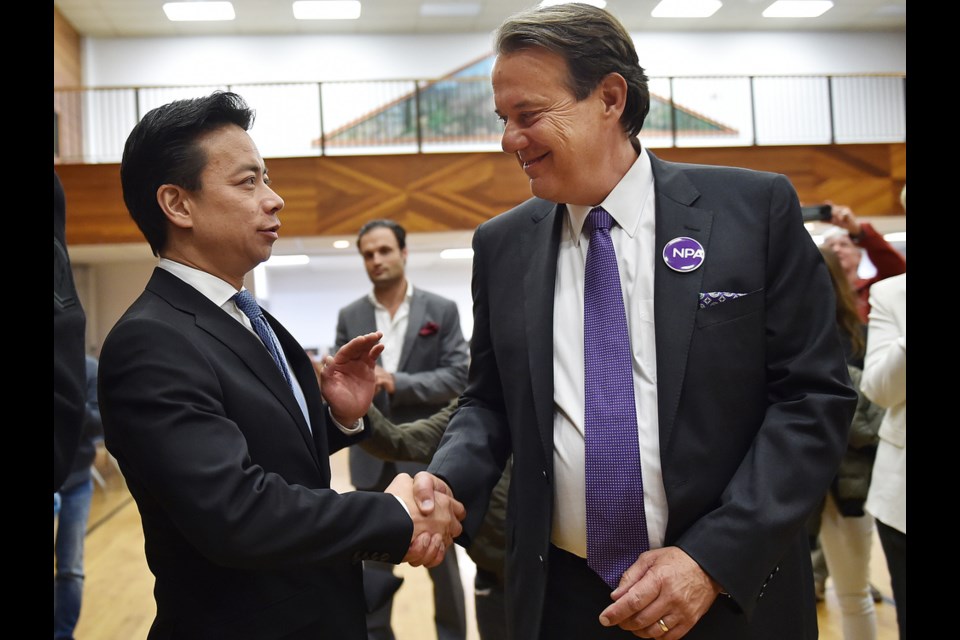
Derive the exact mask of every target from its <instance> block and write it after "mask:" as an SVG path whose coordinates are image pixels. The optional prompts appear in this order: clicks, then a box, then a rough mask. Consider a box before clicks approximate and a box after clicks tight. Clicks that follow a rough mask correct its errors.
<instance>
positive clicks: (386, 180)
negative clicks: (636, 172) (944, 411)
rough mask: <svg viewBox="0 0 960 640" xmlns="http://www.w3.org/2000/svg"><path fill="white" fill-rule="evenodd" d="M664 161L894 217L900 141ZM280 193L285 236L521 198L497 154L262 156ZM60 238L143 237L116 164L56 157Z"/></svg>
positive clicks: (434, 227)
mask: <svg viewBox="0 0 960 640" xmlns="http://www.w3.org/2000/svg"><path fill="white" fill-rule="evenodd" d="M652 151H653V153H654V154H656V155H657V156H658V157H659V158H661V159H663V160H671V161H676V162H691V163H698V164H713V165H727V166H736V167H746V168H750V169H757V170H762V171H773V172H776V173H782V174H784V175H786V176H788V177H789V178H790V180H791V182H793V184H794V186H795V187H796V189H797V193H798V194H799V196H800V200H801V202H803V203H804V204H816V203H820V202H824V201H826V200H831V201H833V202H836V203H843V204H847V205H849V206H850V207H852V208H853V210H854V211H855V212H856V213H857V214H858V215H862V216H883V215H902V214H903V213H904V212H903V209H902V207H901V206H900V199H899V196H900V190H901V189H902V188H903V185H904V184H905V183H906V144H904V143H896V144H869V145H817V146H780V147H729V148H664V149H653V150H652ZM267 164H268V166H269V167H270V177H271V178H272V179H273V186H274V187H275V188H276V190H277V192H278V193H279V194H280V195H281V196H282V197H283V198H284V201H285V202H286V206H285V207H284V210H283V213H281V220H282V222H283V233H284V237H286V238H291V237H297V236H322V235H340V234H347V235H351V234H354V233H356V231H357V229H359V228H360V227H361V226H362V225H363V223H364V222H366V221H368V220H371V219H373V218H392V219H395V220H397V221H398V222H401V223H402V224H403V225H404V226H405V227H406V229H407V231H408V232H430V231H454V230H471V229H474V228H476V226H477V225H478V224H480V223H481V222H483V221H484V220H488V219H489V218H492V217H493V216H495V215H497V214H499V213H501V212H503V211H506V210H507V209H509V208H511V207H513V206H515V205H517V204H519V203H520V202H523V201H524V200H526V199H527V198H529V197H530V191H529V186H528V183H527V178H526V176H525V175H524V174H523V172H522V171H521V170H520V168H519V167H518V166H517V163H516V160H515V159H514V158H513V157H511V156H508V155H506V154H503V153H449V154H432V153H431V154H413V155H384V156H336V157H332V156H324V157H313V158H275V159H268V160H267ZM57 172H58V174H59V175H60V178H61V181H62V182H63V187H64V192H65V194H66V198H67V242H68V243H69V244H110V243H126V242H142V241H143V236H142V235H141V234H140V231H139V229H137V227H136V225H135V224H134V223H133V221H132V220H131V219H130V216H129V214H128V213H127V211H126V207H125V206H124V204H123V197H122V193H121V189H120V171H119V165H117V164H92V165H59V166H58V167H57Z"/></svg>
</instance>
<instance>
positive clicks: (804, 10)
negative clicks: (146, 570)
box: [763, 0, 833, 18]
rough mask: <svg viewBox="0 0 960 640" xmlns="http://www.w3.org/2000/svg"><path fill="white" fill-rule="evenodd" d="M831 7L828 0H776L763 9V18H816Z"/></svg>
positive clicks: (831, 4)
mask: <svg viewBox="0 0 960 640" xmlns="http://www.w3.org/2000/svg"><path fill="white" fill-rule="evenodd" d="M831 8H833V3H832V2H830V0H777V1H776V2H774V3H773V4H772V5H770V6H769V7H767V8H766V9H764V10H763V17H764V18H816V17H817V16H822V15H823V14H824V13H826V12H827V11H829V10H830V9H831Z"/></svg>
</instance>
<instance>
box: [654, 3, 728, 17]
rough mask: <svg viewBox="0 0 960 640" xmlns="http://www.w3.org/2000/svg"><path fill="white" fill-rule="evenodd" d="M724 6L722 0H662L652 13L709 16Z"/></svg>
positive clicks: (662, 15) (657, 14)
mask: <svg viewBox="0 0 960 640" xmlns="http://www.w3.org/2000/svg"><path fill="white" fill-rule="evenodd" d="M722 6H723V3H722V2H720V0H660V4H658V5H657V6H655V7H654V8H653V11H651V12H650V15H651V16H652V17H654V18H709V17H710V16H712V15H713V14H715V13H716V12H717V9H719V8H720V7H722Z"/></svg>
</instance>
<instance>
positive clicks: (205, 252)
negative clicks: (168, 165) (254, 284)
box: [161, 125, 283, 289]
mask: <svg viewBox="0 0 960 640" xmlns="http://www.w3.org/2000/svg"><path fill="white" fill-rule="evenodd" d="M197 144H198V145H199V146H200V147H201V148H202V149H203V151H204V153H205V155H206V160H207V164H206V166H205V167H204V169H203V172H202V173H201V174H200V185H201V186H200V189H199V190H197V191H184V192H183V202H182V207H183V211H184V213H185V214H186V215H185V216H184V218H183V219H182V220H175V221H174V224H175V225H176V226H177V227H181V228H184V229H189V234H187V235H186V236H185V237H182V238H181V239H180V240H178V241H176V242H175V243H174V244H173V246H172V247H171V249H172V250H173V251H174V252H176V253H181V254H183V256H182V257H183V258H186V260H185V261H186V262H187V263H188V264H192V265H193V266H195V267H197V268H199V269H202V270H203V271H206V272H208V273H211V274H213V275H215V276H217V277H219V278H221V279H223V280H225V281H227V282H230V283H231V284H234V285H235V286H237V288H238V289H239V288H240V285H242V283H243V277H244V275H246V274H247V272H249V271H250V270H251V269H253V268H254V267H255V266H257V265H258V264H260V263H261V262H264V261H265V260H267V259H268V258H269V257H270V253H271V251H272V250H273V243H274V242H276V241H277V238H278V237H279V235H278V231H279V229H280V219H279V217H278V214H279V212H280V210H281V209H282V208H283V199H282V198H280V196H278V195H277V194H276V192H274V190H273V189H271V188H270V180H269V178H268V177H267V168H266V166H265V165H264V162H263V158H261V157H260V152H259V151H258V150H257V146H256V145H255V144H254V143H253V140H252V139H251V138H250V135H249V134H248V133H247V132H246V131H244V130H243V129H242V128H240V127H238V126H236V125H226V126H224V127H221V128H219V129H216V130H214V131H211V132H209V133H207V134H204V136H203V137H201V138H200V139H199V140H198V142H197ZM161 189H163V187H161ZM181 235H182V234H177V236H175V237H179V236H181Z"/></svg>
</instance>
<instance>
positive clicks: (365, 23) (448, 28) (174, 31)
mask: <svg viewBox="0 0 960 640" xmlns="http://www.w3.org/2000/svg"><path fill="white" fill-rule="evenodd" d="M164 1H165V0H54V3H53V4H54V6H55V7H57V8H58V9H59V10H60V13H61V14H62V15H63V16H64V17H65V18H66V19H67V20H68V21H69V22H70V24H72V25H73V27H74V28H75V29H76V30H77V31H78V32H79V34H80V35H81V36H90V37H97V38H119V37H141V38H142V37H154V36H167V37H170V36H200V35H267V34H271V35H280V34H316V33H338V34H344V33H370V34H384V33H400V34H409V33H470V32H489V31H492V30H493V29H495V28H496V27H497V26H498V25H499V24H500V23H501V22H502V21H503V20H504V19H505V18H506V17H508V16H509V15H511V14H513V13H515V12H516V11H518V10H520V9H523V8H525V7H528V6H532V4H534V3H535V1H534V0H427V2H428V3H431V4H437V3H443V4H451V5H477V6H479V12H478V13H477V14H476V15H474V16H468V17H423V16H421V15H420V6H421V4H423V3H424V2H423V1H422V0H362V2H363V5H362V7H363V8H362V12H361V16H360V18H359V19H358V20H326V21H324V20H295V19H294V17H293V11H292V9H291V5H292V0H232V1H233V6H234V9H235V11H236V16H237V17H236V19H235V20H232V21H228V22H193V23H188V22H170V21H169V20H167V18H166V16H165V15H164V13H163V9H162V7H163V4H164ZM657 2H658V0H608V2H607V9H608V10H609V11H610V12H611V13H613V14H614V15H616V16H617V17H618V18H619V19H620V20H621V21H622V22H623V24H624V26H625V27H626V28H627V29H628V30H629V31H631V32H641V31H695V30H708V31H744V30H758V31H769V30H780V29H782V30H797V31H809V30H815V31H830V30H843V31H898V30H900V31H902V30H905V29H906V24H907V3H906V0H834V7H833V8H832V9H830V10H829V11H827V12H826V13H825V14H823V15H822V16H820V17H819V18H807V19H795V20H788V19H783V18H776V19H774V18H764V17H762V16H761V13H762V11H763V10H764V9H765V8H766V7H767V6H769V5H770V4H772V2H773V0H723V6H722V7H721V8H720V10H719V11H717V12H716V13H715V14H714V15H713V16H712V17H710V18H706V19H697V20H690V19H686V20H685V19H675V18H674V19H664V18H651V17H650V11H651V10H652V9H653V7H654V6H656V4H657Z"/></svg>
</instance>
